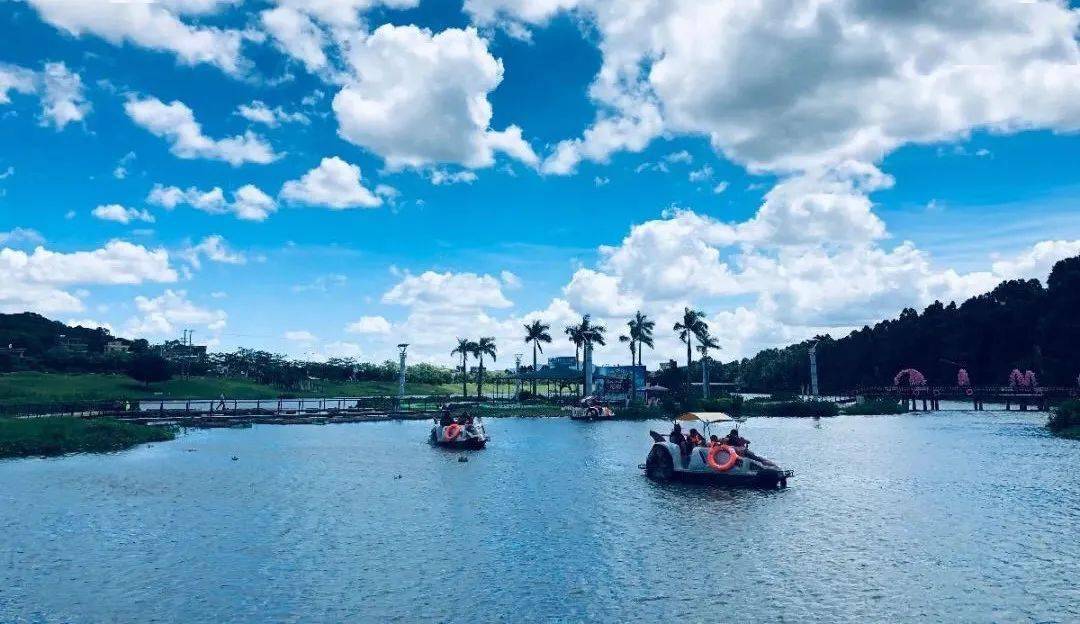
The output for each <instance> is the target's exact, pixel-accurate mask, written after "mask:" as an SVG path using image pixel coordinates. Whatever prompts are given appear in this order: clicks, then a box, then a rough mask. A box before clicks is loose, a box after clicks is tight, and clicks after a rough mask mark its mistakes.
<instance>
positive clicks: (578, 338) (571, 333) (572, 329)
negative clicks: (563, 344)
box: [563, 325, 585, 364]
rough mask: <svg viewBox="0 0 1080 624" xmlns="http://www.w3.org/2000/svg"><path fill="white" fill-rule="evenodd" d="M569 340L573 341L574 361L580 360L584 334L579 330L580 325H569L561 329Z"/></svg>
mask: <svg viewBox="0 0 1080 624" xmlns="http://www.w3.org/2000/svg"><path fill="white" fill-rule="evenodd" d="M563 331H564V332H565V333H566V336H567V338H569V339H570V342H572V343H574V363H575V364H577V363H579V362H580V360H581V345H583V344H585V335H584V334H582V332H581V326H580V325H571V326H569V327H567V328H566V329H564V330H563Z"/></svg>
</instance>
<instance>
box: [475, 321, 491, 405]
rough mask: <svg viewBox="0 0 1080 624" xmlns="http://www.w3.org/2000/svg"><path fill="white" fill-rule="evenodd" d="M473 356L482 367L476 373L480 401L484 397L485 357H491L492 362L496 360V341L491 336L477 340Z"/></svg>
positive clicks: (477, 395) (477, 392)
mask: <svg viewBox="0 0 1080 624" xmlns="http://www.w3.org/2000/svg"><path fill="white" fill-rule="evenodd" d="M472 347H473V349H472V355H473V357H475V358H476V359H477V360H478V361H479V362H480V365H479V367H478V368H477V371H476V398H478V399H480V398H483V396H484V356H485V355H490V356H491V359H492V361H494V360H495V359H496V358H495V339H494V338H492V337H491V336H485V337H483V338H481V339H480V340H477V341H476V342H474V343H473V344H472Z"/></svg>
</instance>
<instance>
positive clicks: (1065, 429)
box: [1046, 401, 1080, 440]
mask: <svg viewBox="0 0 1080 624" xmlns="http://www.w3.org/2000/svg"><path fill="white" fill-rule="evenodd" d="M1046 428H1047V429H1049V430H1050V432H1051V433H1053V434H1054V435H1056V436H1060V437H1062V438H1071V439H1073V440H1080V401H1066V402H1064V403H1062V404H1061V405H1059V406H1057V407H1056V408H1054V409H1053V410H1052V411H1051V412H1050V420H1049V421H1048V422H1047V423H1046Z"/></svg>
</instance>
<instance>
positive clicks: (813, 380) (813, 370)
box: [810, 342, 818, 396]
mask: <svg viewBox="0 0 1080 624" xmlns="http://www.w3.org/2000/svg"><path fill="white" fill-rule="evenodd" d="M810 395H811V396H817V395H818V379H817V343H816V342H815V343H813V344H811V345H810Z"/></svg>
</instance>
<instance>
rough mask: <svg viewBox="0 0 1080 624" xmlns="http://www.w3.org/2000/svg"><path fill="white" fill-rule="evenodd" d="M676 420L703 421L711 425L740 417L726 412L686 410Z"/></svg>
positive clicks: (734, 420) (733, 420)
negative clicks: (734, 416)
mask: <svg viewBox="0 0 1080 624" xmlns="http://www.w3.org/2000/svg"><path fill="white" fill-rule="evenodd" d="M675 420H681V421H683V422H703V423H706V424H709V425H712V424H716V423H722V422H738V419H736V418H732V417H731V416H728V415H727V414H725V413H724V412H684V413H682V414H679V415H678V416H677V417H675Z"/></svg>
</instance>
